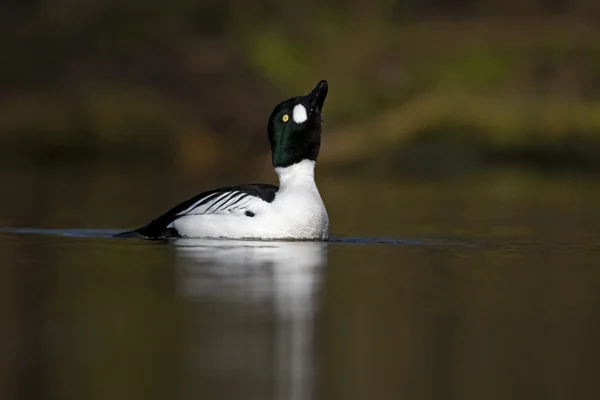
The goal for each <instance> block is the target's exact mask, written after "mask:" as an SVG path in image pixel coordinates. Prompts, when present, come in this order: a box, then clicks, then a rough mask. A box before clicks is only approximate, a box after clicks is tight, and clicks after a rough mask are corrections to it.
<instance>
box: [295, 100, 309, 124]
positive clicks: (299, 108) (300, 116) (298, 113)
mask: <svg viewBox="0 0 600 400" xmlns="http://www.w3.org/2000/svg"><path fill="white" fill-rule="evenodd" d="M292 118H293V119H294V122H295V123H297V124H301V123H303V122H304V121H306V120H307V119H308V115H307V114H306V108H304V106H303V105H302V104H297V105H296V107H294V111H293V112H292Z"/></svg>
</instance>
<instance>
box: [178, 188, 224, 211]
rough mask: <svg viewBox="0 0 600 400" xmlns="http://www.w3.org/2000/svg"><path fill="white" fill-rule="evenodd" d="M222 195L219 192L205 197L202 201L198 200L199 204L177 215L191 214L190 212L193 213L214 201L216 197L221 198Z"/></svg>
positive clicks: (196, 203)
mask: <svg viewBox="0 0 600 400" xmlns="http://www.w3.org/2000/svg"><path fill="white" fill-rule="evenodd" d="M221 194H222V193H219V192H215V193H211V194H209V195H208V196H206V197H203V198H202V199H200V200H198V201H197V202H195V203H194V204H192V205H191V206H190V207H188V208H186V209H185V210H183V211H181V212H179V213H177V215H185V214H189V213H190V212H192V211H193V210H195V209H196V208H198V207H200V206H203V205H204V204H206V203H208V202H209V201H211V200H213V199H214V198H215V197H217V196H220V195H221Z"/></svg>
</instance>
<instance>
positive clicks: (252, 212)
mask: <svg viewBox="0 0 600 400" xmlns="http://www.w3.org/2000/svg"><path fill="white" fill-rule="evenodd" d="M327 92H328V83H327V81H326V80H321V81H320V82H319V83H318V84H317V85H316V87H315V88H314V89H313V90H312V91H311V92H310V93H309V94H307V95H301V96H295V97H292V98H289V99H287V100H285V101H282V102H281V103H279V104H278V105H277V106H276V107H275V108H274V109H273V111H272V113H271V115H270V117H269V121H268V125H267V133H268V139H269V143H270V145H271V163H272V166H273V168H274V170H275V173H276V174H277V177H278V180H279V186H274V185H270V184H261V183H251V184H240V185H232V186H225V187H221V188H218V189H213V190H209V191H205V192H203V193H200V194H198V195H197V196H194V197H192V198H190V199H188V200H186V201H184V202H182V203H180V204H179V205H177V206H175V207H173V208H171V209H170V210H169V211H167V212H165V213H164V214H162V215H160V216H158V217H156V218H154V219H153V220H151V221H150V222H148V223H147V224H145V225H143V226H142V227H140V228H138V229H135V230H132V231H126V232H123V233H119V234H117V235H115V236H117V237H137V238H144V239H150V240H153V239H154V240H156V239H174V238H213V239H214V238H219V239H259V240H319V241H325V240H327V239H328V237H329V216H328V214H327V209H326V208H325V204H324V202H323V200H322V198H321V195H320V193H319V190H318V188H317V185H316V183H315V167H316V162H317V158H318V156H319V150H320V148H321V130H322V127H323V118H322V112H323V105H324V103H325V98H326V97H327Z"/></svg>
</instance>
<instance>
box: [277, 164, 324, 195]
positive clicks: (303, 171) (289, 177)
mask: <svg viewBox="0 0 600 400" xmlns="http://www.w3.org/2000/svg"><path fill="white" fill-rule="evenodd" d="M315 164H316V163H315V161H312V160H302V161H300V162H298V163H296V164H292V165H290V166H288V167H277V168H275V172H276V173H277V176H279V187H280V190H286V189H292V188H295V187H306V186H311V187H316V185H315Z"/></svg>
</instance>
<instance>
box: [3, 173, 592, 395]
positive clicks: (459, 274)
mask: <svg viewBox="0 0 600 400" xmlns="http://www.w3.org/2000/svg"><path fill="white" fill-rule="evenodd" d="M2 178H3V182H5V186H4V187H5V188H6V189H8V188H10V190H4V191H2V192H1V193H0V204H2V205H3V207H2V211H1V212H0V226H2V227H4V228H2V229H1V230H0V265H1V267H0V368H1V370H2V373H0V398H2V399H54V398H56V399H82V398H83V399H107V398H110V399H127V400H130V399H138V398H139V399H142V398H143V399H166V398H169V399H171V398H173V399H197V398H215V399H238V398H243V399H334V400H335V399H344V400H347V399H366V398H372V399H399V398H408V399H421V398H422V399H425V398H432V399H433V398H434V399H440V398H443V399H448V398H456V399H481V398H485V399H507V398H510V399H532V398H543V399H565V398H570V399H583V398H586V399H587V398H597V397H598V396H599V395H600V382H599V381H598V379H597V371H598V370H600V344H599V341H598V338H599V337H600V317H599V312H598V311H599V310H600V251H599V250H600V248H599V246H598V243H599V241H598V239H599V238H600V210H599V207H598V204H600V202H599V201H600V184H599V183H596V182H594V181H592V180H584V179H579V178H574V177H560V176H551V177H546V176H525V175H522V174H512V173H497V174H484V175H480V176H472V177H469V178H464V179H460V180H458V179H444V180H441V179H440V180H433V179H427V180H425V179H408V178H398V179H394V180H390V179H387V180H384V181H374V180H372V179H357V178H354V179H349V178H345V179H344V178H340V177H336V176H327V175H324V176H320V177H319V179H320V186H321V191H322V193H323V195H324V198H325V199H326V202H327V205H328V207H329V211H330V216H331V220H332V230H333V232H332V233H333V235H334V238H332V240H331V241H330V242H328V243H318V242H253V241H215V240H199V239H186V240H179V241H176V242H175V243H171V244H165V243H154V242H145V241H139V240H123V239H111V238H109V237H107V236H108V235H109V234H110V233H112V232H115V231H116V230H117V229H120V228H130V227H133V226H135V225H137V224H139V223H141V222H144V221H145V220H146V219H147V218H148V217H151V216H153V215H154V214H156V212H157V211H159V210H161V211H162V210H163V209H164V208H165V207H168V206H170V205H172V204H173V203H174V202H176V201H177V200H181V199H184V198H185V196H187V195H189V194H190V193H192V194H193V192H194V191H197V190H201V189H203V188H206V187H210V186H211V185H213V184H214V183H215V182H211V181H208V180H205V179H204V178H192V177H175V176H174V175H172V174H171V175H169V174H168V173H166V172H156V171H152V172H148V171H137V172H136V171H133V172H128V173H127V174H124V173H123V172H122V171H106V170H92V171H85V170H84V171H79V172H76V173H74V172H73V171H70V170H69V171H65V170H55V169H54V170H53V169H49V170H41V171H39V170H38V171H30V170H22V169H17V170H10V171H5V172H4V176H2ZM220 179H221V178H220ZM243 180H247V179H245V178H244V179H243ZM190 188H198V189H196V190H194V189H190Z"/></svg>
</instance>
